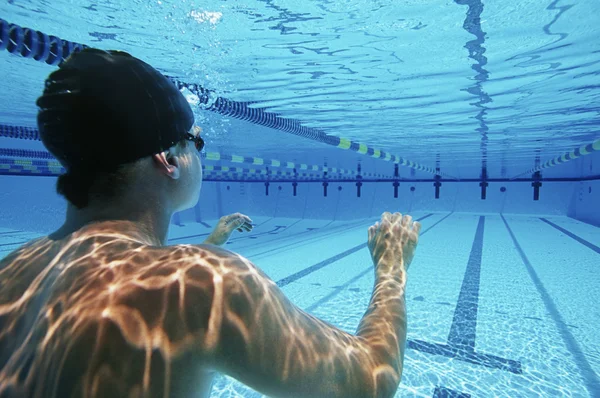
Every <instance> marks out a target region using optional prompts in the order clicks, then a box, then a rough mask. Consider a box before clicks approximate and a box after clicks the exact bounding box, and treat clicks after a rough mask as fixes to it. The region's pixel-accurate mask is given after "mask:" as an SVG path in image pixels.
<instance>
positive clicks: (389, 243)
mask: <svg viewBox="0 0 600 398" xmlns="http://www.w3.org/2000/svg"><path fill="white" fill-rule="evenodd" d="M420 231H421V223H419V222H418V221H413V219H412V217H411V216H409V215H408V214H405V215H404V216H403V215H402V214H400V213H394V214H391V213H383V215H382V216H381V222H378V223H375V225H373V226H372V227H371V228H369V250H370V252H371V257H372V258H373V264H374V265H375V267H377V268H382V269H383V270H384V271H392V272H393V271H394V270H395V269H398V270H400V271H406V270H408V267H409V265H410V263H411V262H412V260H413V257H414V256H415V251H416V249H417V243H418V242H419V232H420Z"/></svg>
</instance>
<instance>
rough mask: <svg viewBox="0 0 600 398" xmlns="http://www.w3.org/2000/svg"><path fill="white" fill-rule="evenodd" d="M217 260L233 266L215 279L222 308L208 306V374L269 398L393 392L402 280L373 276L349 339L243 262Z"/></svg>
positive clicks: (402, 329)
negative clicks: (218, 280) (221, 375)
mask: <svg viewBox="0 0 600 398" xmlns="http://www.w3.org/2000/svg"><path fill="white" fill-rule="evenodd" d="M223 252H224V253H228V252H225V251H223ZM223 257H225V258H226V259H227V261H231V262H232V263H233V266H232V268H231V272H228V273H224V274H223V276H222V282H221V286H222V290H221V294H222V296H221V297H222V300H223V301H222V302H223V307H221V308H222V309H221V310H219V309H218V308H216V307H215V306H214V304H213V309H216V311H217V312H215V311H214V310H213V312H212V313H211V317H215V318H213V323H212V324H213V325H214V326H215V327H214V329H213V330H209V331H208V335H209V336H211V335H212V336H213V338H214V339H215V343H214V344H215V345H214V349H213V350H207V351H212V354H211V355H210V360H209V363H210V367H211V368H213V369H215V370H217V371H220V372H222V373H225V374H227V375H230V376H232V377H234V378H236V379H238V380H240V381H241V382H242V383H244V384H246V385H248V386H250V387H251V388H253V389H255V390H256V391H259V392H261V393H263V394H266V395H268V396H273V397H283V396H285V397H331V398H334V397H344V398H351V397H361V398H363V397H392V396H393V395H394V394H395V392H396V390H397V388H398V384H399V382H400V377H401V373H402V362H403V361H402V358H403V357H404V341H405V339H406V316H405V305H404V284H403V282H401V281H399V280H397V278H391V277H387V276H385V275H378V276H377V278H376V279H377V280H376V286H375V292H374V294H373V297H372V299H371V302H370V305H369V308H368V310H367V313H366V314H365V316H364V317H363V319H362V321H361V322H360V325H359V328H358V331H357V335H351V334H349V333H346V332H344V331H342V330H340V329H338V328H336V327H334V326H332V325H330V324H328V323H326V322H323V321H321V320H319V319H317V318H315V317H313V316H311V315H310V314H308V313H306V312H304V311H302V310H301V309H299V308H298V307H296V306H295V305H294V304H293V303H291V302H290V301H289V300H288V299H287V298H286V296H285V295H284V294H283V292H282V291H281V290H280V289H279V288H278V287H277V286H276V285H275V283H274V282H272V281H271V280H270V279H269V278H268V277H267V276H266V275H265V274H264V273H262V272H261V271H260V270H259V269H257V268H256V267H255V266H254V265H252V264H251V263H250V262H249V261H248V260H245V259H243V258H241V257H239V256H237V255H234V254H231V253H229V254H224V255H223ZM218 291H219V288H217V286H216V288H215V292H218ZM219 311H221V315H222V316H220V317H218V320H217V318H216V317H217V316H218V312H219ZM217 328H218V330H217Z"/></svg>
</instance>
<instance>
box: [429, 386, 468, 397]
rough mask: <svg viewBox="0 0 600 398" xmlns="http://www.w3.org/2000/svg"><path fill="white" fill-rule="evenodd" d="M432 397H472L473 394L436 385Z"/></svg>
mask: <svg viewBox="0 0 600 398" xmlns="http://www.w3.org/2000/svg"><path fill="white" fill-rule="evenodd" d="M431 397H432V398H471V394H467V393H464V392H459V391H454V390H451V389H449V388H446V387H436V388H435V390H434V391H433V395H432V396H431Z"/></svg>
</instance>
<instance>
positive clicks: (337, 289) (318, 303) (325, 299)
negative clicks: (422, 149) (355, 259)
mask: <svg viewBox="0 0 600 398" xmlns="http://www.w3.org/2000/svg"><path fill="white" fill-rule="evenodd" d="M451 214H452V213H450V214H447V215H446V216H444V217H443V218H442V219H440V220H439V221H437V222H436V223H435V224H433V225H432V226H430V227H429V228H426V229H425V230H423V231H421V233H420V234H419V238H420V237H422V236H423V235H425V234H426V233H427V232H428V231H430V230H431V229H432V228H433V227H435V226H436V225H438V224H439V223H440V222H442V221H443V220H445V219H446V218H448V217H450V215H451ZM430 215H431V214H428V215H426V216H424V217H422V218H420V219H418V220H417V221H421V220H424V219H425V218H427V217H429V216H430ZM369 272H375V271H374V267H373V266H372V265H371V266H369V267H367V268H365V269H364V270H363V271H361V272H360V273H359V274H358V275H356V276H354V277H353V278H352V279H350V280H348V281H347V282H345V283H344V284H343V285H340V286H336V287H335V288H334V289H335V290H334V291H333V292H331V293H329V294H328V295H327V296H325V297H323V298H321V299H319V300H318V301H316V302H315V303H313V304H311V305H310V306H308V307H306V309H305V310H306V311H314V310H316V309H317V308H318V307H320V306H321V305H323V304H325V303H327V302H328V301H330V300H331V299H333V298H334V297H335V296H337V295H338V294H340V293H341V292H342V291H344V289H346V288H347V287H348V286H350V285H351V284H353V283H354V282H356V281H357V280H359V279H360V278H362V277H363V276H365V275H366V274H368V273H369Z"/></svg>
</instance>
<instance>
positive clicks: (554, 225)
mask: <svg viewBox="0 0 600 398" xmlns="http://www.w3.org/2000/svg"><path fill="white" fill-rule="evenodd" d="M540 220H542V221H543V222H545V223H546V224H548V225H550V226H552V227H554V228H556V229H558V230H559V231H560V232H562V233H563V234H565V235H567V236H568V237H569V238H571V239H574V240H576V241H577V242H579V243H581V244H582V245H584V246H586V247H588V248H590V249H592V250H593V251H595V252H596V253H598V254H600V247H598V246H596V245H595V244H593V243H591V242H588V241H587V240H585V239H583V238H582V237H580V236H577V235H575V234H574V233H573V232H570V231H567V230H566V229H564V228H563V227H561V226H560V225H556V224H554V223H553V222H552V221H550V220H547V219H545V218H543V217H540Z"/></svg>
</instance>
